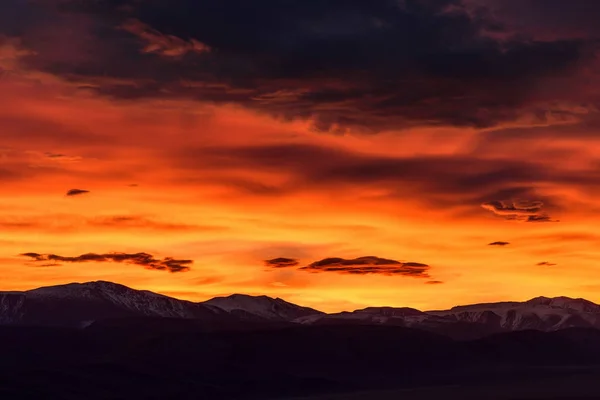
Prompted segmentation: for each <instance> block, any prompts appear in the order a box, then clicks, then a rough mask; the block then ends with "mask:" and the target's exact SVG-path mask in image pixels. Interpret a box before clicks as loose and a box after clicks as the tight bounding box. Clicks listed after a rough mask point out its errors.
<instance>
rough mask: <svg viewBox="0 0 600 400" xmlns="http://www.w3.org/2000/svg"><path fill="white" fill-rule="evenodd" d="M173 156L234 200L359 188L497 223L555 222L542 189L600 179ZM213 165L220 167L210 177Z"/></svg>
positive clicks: (450, 160)
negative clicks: (272, 178)
mask: <svg viewBox="0 0 600 400" xmlns="http://www.w3.org/2000/svg"><path fill="white" fill-rule="evenodd" d="M172 157H173V159H175V160H176V161H175V162H176V163H177V165H178V168H180V169H181V170H182V175H186V174H187V173H189V172H190V171H193V172H194V173H197V175H196V176H197V179H198V180H202V181H203V182H209V183H213V182H214V183H215V184H221V185H224V186H226V188H227V189H228V190H234V191H237V192H239V193H240V194H252V195H254V196H261V197H273V198H276V197H283V196H287V195H292V194H296V193H298V192H301V191H310V192H326V193H343V192H352V193H355V192H356V191H357V188H359V189H360V191H359V193H366V192H368V191H370V190H371V189H374V190H376V191H378V192H380V193H382V198H383V196H385V199H386V200H387V199H390V198H395V199H402V200H408V201H411V200H414V201H418V202H419V203H421V204H422V205H424V206H426V207H428V208H429V209H432V210H439V211H444V210H448V211H450V210H452V209H453V208H461V209H465V207H468V208H469V214H470V215H473V216H475V215H480V214H481V207H483V208H484V209H486V210H488V211H490V212H492V213H493V214H494V215H496V216H498V217H500V218H504V219H506V220H514V221H522V222H551V221H556V219H553V218H551V217H550V216H548V214H549V213H555V212H564V211H565V208H564V207H565V206H566V205H564V206H563V205H562V204H564V201H563V199H561V198H557V197H553V196H555V195H549V194H548V193H543V192H541V190H543V188H545V187H557V186H560V187H562V188H570V189H573V190H577V191H581V192H590V193H592V192H593V191H594V190H597V187H598V182H599V181H600V170H599V169H597V168H589V169H578V170H575V169H564V168H561V167H560V165H558V164H545V163H543V162H540V161H535V160H529V159H523V160H521V159H509V158H503V159H486V158H482V157H478V156H477V155H476V154H471V155H468V154H448V155H446V154H440V155H422V156H418V155H417V156H414V155H413V156H392V155H388V154H381V153H367V152H361V151H356V150H354V151H353V150H349V149H345V148H343V147H337V148H334V147H328V146H322V145H316V144H309V143H293V144H276V145H274V144H269V145H248V146H205V147H202V148H188V149H182V150H178V151H176V152H174V153H173V154H172ZM214 165H219V167H220V170H219V171H217V172H216V173H215V172H214V167H212V166H214ZM209 169H210V171H211V173H210V175H208V174H207V175H206V177H203V176H202V175H201V173H202V172H201V171H203V170H209ZM248 169H251V170H253V171H256V175H255V176H265V175H276V176H281V177H282V178H283V179H280V180H278V181H277V182H276V183H270V182H266V183H265V182H261V181H260V178H255V179H256V180H257V182H256V184H255V186H261V187H264V186H269V187H270V190H254V191H248V185H247V184H246V183H245V181H243V182H240V181H239V180H238V179H237V178H238V177H240V178H241V177H244V179H246V180H247V179H249V178H248V175H247V173H246V171H248ZM259 174H260V175H259ZM221 178H223V179H221ZM415 193H418V194H419V195H418V196H415ZM489 199H517V200H496V201H490V200H489ZM518 199H533V200H532V201H523V200H518Z"/></svg>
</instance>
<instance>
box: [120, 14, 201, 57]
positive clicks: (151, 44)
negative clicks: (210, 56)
mask: <svg viewBox="0 0 600 400" xmlns="http://www.w3.org/2000/svg"><path fill="white" fill-rule="evenodd" d="M122 29H124V30H126V31H128V32H130V33H132V34H134V35H136V36H138V37H139V38H140V39H142V40H143V41H144V42H145V44H146V45H145V47H144V48H143V49H142V52H144V53H156V54H160V55H162V56H167V57H181V56H184V55H185V54H187V53H190V52H196V53H203V52H208V51H210V48H209V47H208V46H206V45H205V44H202V43H200V42H199V41H197V40H195V39H189V40H187V41H186V40H183V39H180V38H178V37H176V36H173V35H164V34H162V33H160V32H158V31H156V30H155V29H152V28H151V27H149V26H148V25H146V24H144V23H142V22H140V21H138V20H135V19H131V20H128V21H126V22H125V23H124V24H123V25H122Z"/></svg>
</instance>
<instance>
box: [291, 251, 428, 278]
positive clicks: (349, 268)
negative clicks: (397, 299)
mask: <svg viewBox="0 0 600 400" xmlns="http://www.w3.org/2000/svg"><path fill="white" fill-rule="evenodd" d="M299 269H300V270H304V271H308V272H337V273H341V274H352V275H368V274H378V275H387V276H394V275H402V276H411V277H415V278H428V277H429V274H428V273H427V271H428V270H429V269H430V266H429V265H427V264H422V263H418V262H401V261H396V260H390V259H386V258H380V257H374V256H366V257H358V258H354V259H344V258H339V257H332V258H325V259H323V260H320V261H315V262H314V263H312V264H310V265H308V266H306V267H302V268H299Z"/></svg>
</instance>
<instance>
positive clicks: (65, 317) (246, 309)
mask: <svg viewBox="0 0 600 400" xmlns="http://www.w3.org/2000/svg"><path fill="white" fill-rule="evenodd" d="M127 318H129V319H139V318H170V319H183V320H195V321H197V322H199V323H200V322H201V323H202V324H204V325H206V326H212V325H215V326H229V327H231V326H236V325H238V326H242V325H244V324H249V323H251V322H252V323H259V324H260V323H267V322H271V323H273V322H277V323H291V324H300V325H348V324H355V325H391V326H402V327H408V328H416V329H420V330H425V331H429V332H433V333H441V334H443V335H446V336H450V337H454V338H467V339H469V338H477V337H483V336H487V335H491V334H494V333H502V332H509V331H520V330H529V329H534V330H540V331H556V330H561V329H566V328H573V327H575V328H594V329H600V305H598V304H595V303H593V302H591V301H589V300H586V299H582V298H570V297H565V296H559V297H544V296H540V297H534V298H532V299H530V300H527V301H523V302H518V301H507V302H506V301H505V302H497V303H479V304H471V305H459V306H455V307H452V308H450V309H447V310H433V311H421V310H418V309H415V308H410V307H389V306H383V307H366V308H362V309H357V310H354V311H343V312H339V313H324V312H322V311H319V310H316V309H313V308H309V307H303V306H300V305H296V304H294V303H290V302H288V301H286V300H283V299H281V298H278V297H275V298H273V297H269V296H266V295H261V296H251V295H246V294H232V295H230V296H222V297H215V298H212V299H209V300H206V301H202V302H192V301H188V300H181V299H176V298H173V297H170V296H166V295H163V294H159V293H155V292H151V291H148V290H136V289H132V288H129V287H127V286H125V285H121V284H118V283H113V282H109V281H92V282H83V283H77V282H74V283H68V284H64V285H55V286H43V287H40V288H37V289H32V290H26V291H10V292H0V325H42V326H68V327H85V326H88V325H90V324H91V323H94V322H96V321H102V320H109V319H110V320H114V319H127ZM265 326H266V325H265Z"/></svg>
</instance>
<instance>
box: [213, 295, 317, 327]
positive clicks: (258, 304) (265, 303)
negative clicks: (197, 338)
mask: <svg viewBox="0 0 600 400" xmlns="http://www.w3.org/2000/svg"><path fill="white" fill-rule="evenodd" d="M203 304H206V305H209V306H211V307H216V308H219V309H221V310H224V311H227V312H240V311H243V312H247V313H250V314H253V315H256V316H259V317H261V318H266V319H270V320H286V321H287V320H293V319H296V318H299V317H304V316H307V315H313V314H320V313H321V312H320V311H317V310H313V309H312V308H308V307H301V306H298V305H296V304H293V303H290V302H287V301H285V300H283V299H280V298H273V297H269V296H264V295H263V296H250V295H246V294H232V295H230V296H227V297H215V298H212V299H210V300H207V301H205V302H204V303H203Z"/></svg>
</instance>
